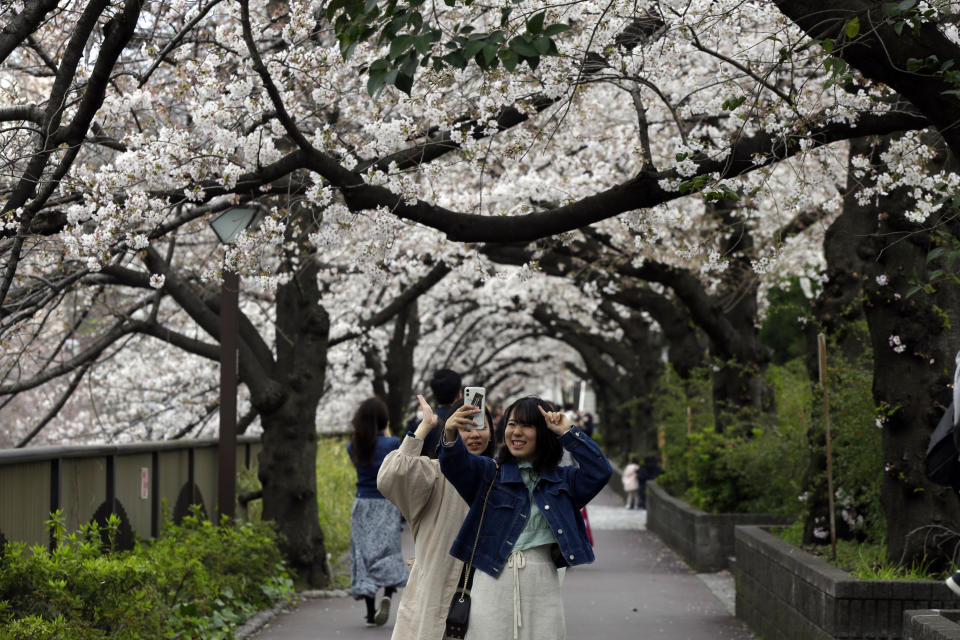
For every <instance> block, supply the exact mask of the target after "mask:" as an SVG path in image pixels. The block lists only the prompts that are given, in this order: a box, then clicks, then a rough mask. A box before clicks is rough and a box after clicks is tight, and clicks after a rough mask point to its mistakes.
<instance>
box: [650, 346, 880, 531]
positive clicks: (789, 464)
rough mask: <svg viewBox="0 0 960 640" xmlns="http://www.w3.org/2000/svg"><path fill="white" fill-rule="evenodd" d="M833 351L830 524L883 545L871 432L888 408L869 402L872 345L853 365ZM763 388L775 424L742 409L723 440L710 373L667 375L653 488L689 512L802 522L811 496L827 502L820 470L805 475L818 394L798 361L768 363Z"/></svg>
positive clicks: (818, 418) (814, 449)
mask: <svg viewBox="0 0 960 640" xmlns="http://www.w3.org/2000/svg"><path fill="white" fill-rule="evenodd" d="M831 353H832V354H834V355H831V356H830V358H829V359H828V369H827V374H828V391H829V394H830V415H831V427H832V429H831V431H832V449H833V467H834V495H835V499H836V504H837V507H836V508H837V519H838V521H840V520H842V521H843V523H844V524H845V525H846V526H847V527H848V528H849V530H850V531H851V532H852V535H856V536H857V537H860V538H865V539H867V540H868V541H870V542H875V543H880V542H882V537H883V531H884V528H885V525H884V516H883V511H882V506H881V501H880V488H881V482H882V477H883V476H882V473H881V470H882V468H883V456H882V455H881V430H880V429H878V428H877V425H878V423H879V424H882V420H883V418H884V416H885V415H887V414H889V413H890V412H891V411H892V410H893V409H892V408H886V409H884V408H881V409H880V410H878V409H877V408H875V406H874V404H873V396H872V393H871V383H872V371H873V367H872V354H871V353H870V350H869V348H865V349H862V350H861V351H860V353H859V354H858V355H857V356H856V359H855V360H854V361H853V362H850V361H847V360H845V359H844V358H843V357H841V356H839V355H837V353H838V349H835V348H833V349H831ZM766 381H767V383H768V384H769V385H770V386H771V388H772V389H773V392H774V396H775V403H776V416H775V419H774V420H770V418H769V416H766V417H765V416H756V415H750V414H748V413H746V412H745V413H743V414H742V415H739V416H735V417H734V419H733V420H732V424H731V426H730V427H729V428H728V429H727V431H726V432H725V433H717V432H716V430H715V428H714V417H713V408H712V405H711V403H710V401H709V398H710V397H711V386H712V382H711V379H710V371H709V370H701V371H698V372H696V373H695V374H694V375H693V376H692V377H691V378H690V379H689V380H686V381H683V380H680V379H679V377H678V376H676V374H674V373H673V372H672V371H670V370H669V369H668V370H667V372H666V373H665V374H664V376H663V377H662V379H661V381H660V384H659V387H658V390H657V395H656V397H655V400H654V405H655V415H656V418H657V424H659V425H661V428H662V429H663V431H664V441H665V442H664V446H663V454H664V456H665V459H666V464H665V469H666V473H665V474H664V475H663V476H662V477H661V479H660V480H658V482H659V483H660V484H661V485H663V486H664V487H665V488H666V489H667V490H668V491H669V492H670V493H671V494H673V495H675V496H677V497H680V498H682V499H684V500H686V501H687V502H689V503H690V504H691V505H692V506H694V507H697V508H700V509H703V510H705V511H711V512H715V513H719V512H735V513H736V512H739V513H761V512H762V513H777V514H782V515H799V514H801V513H803V512H805V511H806V509H807V505H808V504H809V503H810V502H812V500H811V497H812V496H825V495H826V473H825V470H823V469H815V470H813V472H812V473H808V469H809V467H810V464H811V461H812V460H814V459H815V458H816V457H817V456H816V455H815V454H818V455H820V454H823V448H824V437H823V433H824V429H825V427H824V425H825V420H824V406H823V396H822V395H821V394H822V391H820V389H819V387H817V388H814V386H813V385H812V384H811V382H810V376H809V374H808V373H807V370H806V367H805V366H804V364H803V361H802V360H801V359H799V358H798V359H794V360H791V361H789V362H787V363H785V364H784V365H782V366H780V365H771V366H770V367H769V369H768V371H767V377H766ZM744 425H747V426H744ZM820 459H822V460H825V457H824V456H823V455H821V457H820ZM804 481H806V483H807V484H806V485H804ZM820 502H822V500H821V501H820ZM819 518H820V520H823V519H824V518H823V517H822V516H820V517H819ZM825 526H826V523H825V522H819V521H818V522H815V523H814V527H813V528H814V530H815V531H816V532H817V533H819V535H820V536H821V537H822V536H823V533H824V531H826V529H825Z"/></svg>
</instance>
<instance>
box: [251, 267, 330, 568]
mask: <svg viewBox="0 0 960 640" xmlns="http://www.w3.org/2000/svg"><path fill="white" fill-rule="evenodd" d="M329 329H330V322H329V318H328V316H327V312H326V310H325V309H324V308H323V307H322V306H321V305H320V292H319V290H318V288H317V268H316V264H315V262H313V261H309V262H308V264H307V266H305V267H304V268H303V269H302V270H301V271H300V272H298V273H297V274H296V275H295V277H294V278H293V279H291V280H290V281H289V282H288V283H286V284H284V285H281V286H280V287H279V288H278V290H277V364H276V369H275V378H276V379H277V382H279V383H280V384H281V385H282V386H283V388H284V389H285V390H286V392H287V393H286V396H285V400H284V402H283V404H281V405H280V406H279V407H278V408H276V409H274V410H271V411H264V412H262V413H261V417H260V420H261V423H262V424H263V451H262V453H261V454H260V471H259V476H260V482H261V483H262V484H263V519H264V520H273V521H274V522H275V523H276V524H277V527H278V528H279V530H280V533H282V534H283V536H284V549H285V551H286V555H287V558H288V560H289V562H290V566H291V567H292V569H293V570H294V571H295V572H296V574H297V576H298V578H299V580H300V581H301V582H303V583H306V584H308V585H311V586H315V587H319V586H325V585H327V584H328V583H329V581H330V569H329V566H328V564H327V552H326V547H325V545H324V536H323V531H322V530H321V529H320V523H319V519H318V512H317V468H316V464H317V428H316V419H317V418H316V416H317V405H318V403H319V401H320V398H321V396H322V395H323V385H324V380H325V374H326V368H327V343H328V339H329Z"/></svg>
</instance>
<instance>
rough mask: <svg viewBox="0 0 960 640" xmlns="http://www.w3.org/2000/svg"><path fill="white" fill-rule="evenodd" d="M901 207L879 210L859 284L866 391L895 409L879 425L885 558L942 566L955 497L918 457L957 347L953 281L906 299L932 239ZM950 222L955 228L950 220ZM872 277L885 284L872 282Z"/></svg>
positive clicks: (941, 404) (943, 401) (954, 525)
mask: <svg viewBox="0 0 960 640" xmlns="http://www.w3.org/2000/svg"><path fill="white" fill-rule="evenodd" d="M901 211H902V209H901V210H895V211H891V212H889V215H887V216H881V217H883V220H882V221H880V224H879V229H878V234H877V236H876V238H875V240H876V241H877V242H878V243H879V244H880V249H882V250H881V251H878V257H877V259H876V262H874V263H873V264H872V265H871V269H870V272H869V276H870V277H869V278H868V279H867V284H866V286H865V293H866V302H865V313H866V316H867V323H868V325H869V328H870V337H871V342H872V344H873V352H874V376H873V397H874V401H875V402H876V404H877V406H878V407H890V408H895V411H893V413H892V415H890V416H889V417H888V419H887V421H886V423H885V425H884V427H883V455H884V460H885V461H886V471H885V472H884V476H883V478H884V479H883V489H882V496H883V507H884V513H885V515H886V520H887V556H888V557H889V559H890V560H893V561H896V562H906V563H910V562H912V561H914V560H917V559H920V558H923V557H924V556H926V557H928V558H930V557H931V556H934V558H935V559H936V560H937V563H938V565H939V566H945V565H947V564H948V563H949V562H950V561H951V560H952V559H951V558H950V557H949V552H950V549H948V548H947V545H946V544H944V543H945V541H946V539H945V537H944V536H943V535H942V534H944V533H946V531H945V529H942V528H941V527H943V528H946V529H949V530H951V531H952V532H953V533H951V534H948V536H947V537H952V538H954V540H955V539H956V537H958V536H960V534H958V533H956V532H960V502H958V500H957V496H956V495H955V494H954V492H953V491H952V490H951V489H949V488H946V487H940V486H938V485H935V484H933V483H931V482H930V481H928V480H927V478H926V476H925V475H924V455H925V453H926V449H927V444H928V441H929V439H930V433H931V432H932V431H933V429H934V428H935V427H936V425H937V422H938V421H939V419H940V416H941V414H942V413H943V410H944V409H945V408H946V406H947V405H949V403H950V396H951V391H950V388H949V386H950V384H951V383H952V381H953V368H954V354H955V353H956V350H957V349H958V348H960V296H958V295H957V294H958V290H957V287H956V285H949V284H945V285H943V286H940V287H938V288H937V290H936V292H935V293H932V294H924V293H917V294H915V295H912V296H910V297H906V293H907V291H908V290H909V289H910V287H911V280H912V279H913V277H914V276H916V277H918V278H919V279H921V280H925V279H926V278H927V274H928V273H929V269H930V265H928V264H927V254H928V253H929V251H930V250H932V249H933V248H934V246H935V245H934V239H933V238H932V237H931V234H930V233H929V232H928V231H925V230H922V229H919V228H918V227H917V226H916V225H914V224H912V223H909V222H907V221H905V220H904V218H903V215H902V213H901ZM950 215H952V213H951V214H950ZM930 222H933V221H932V220H931V221H930ZM931 226H932V225H931ZM951 226H952V227H954V228H953V231H954V232H956V231H957V229H956V228H955V227H956V224H955V223H951ZM880 275H886V276H887V277H888V278H889V280H890V284H889V285H887V286H881V285H879V284H878V283H877V282H876V280H875V278H876V276H880ZM951 320H952V324H951ZM896 338H899V345H897V343H896ZM901 347H903V349H902V351H901V352H899V353H898V350H900V348H901Z"/></svg>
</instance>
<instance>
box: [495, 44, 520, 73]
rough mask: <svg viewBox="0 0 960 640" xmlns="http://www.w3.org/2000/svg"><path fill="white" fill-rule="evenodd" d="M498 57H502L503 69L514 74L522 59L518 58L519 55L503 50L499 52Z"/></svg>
mask: <svg viewBox="0 0 960 640" xmlns="http://www.w3.org/2000/svg"><path fill="white" fill-rule="evenodd" d="M497 55H499V56H500V62H502V63H503V68H504V69H506V70H507V71H509V72H511V73H513V71H514V70H515V69H516V68H517V64H519V63H520V59H519V58H517V54H515V53H514V52H513V51H511V50H510V49H503V50H501V51H499V52H498V53H497Z"/></svg>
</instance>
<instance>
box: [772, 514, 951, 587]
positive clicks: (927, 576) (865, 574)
mask: <svg viewBox="0 0 960 640" xmlns="http://www.w3.org/2000/svg"><path fill="white" fill-rule="evenodd" d="M772 532H773V534H774V535H775V536H777V537H778V538H780V539H781V540H783V541H784V542H788V543H790V544H792V545H793V546H795V547H798V548H800V549H803V550H804V551H806V552H807V553H810V554H812V555H815V556H817V557H818V558H820V559H822V560H825V561H826V562H829V563H830V564H832V565H834V566H836V567H838V568H840V569H843V570H844V571H846V572H848V573H849V574H850V575H852V576H853V577H854V578H857V579H858V580H943V579H945V578H946V577H947V576H948V575H950V573H951V572H950V571H931V570H930V567H929V565H927V564H926V563H913V564H911V565H909V566H899V565H896V564H894V563H891V562H890V561H889V560H887V554H886V549H885V547H884V545H883V544H878V543H868V542H856V541H854V540H837V559H836V561H834V560H832V559H831V557H830V545H829V544H826V545H810V544H807V545H805V544H803V521H801V520H798V521H797V522H795V523H793V524H792V525H790V526H788V527H782V528H779V529H774V530H773V531H772Z"/></svg>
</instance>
